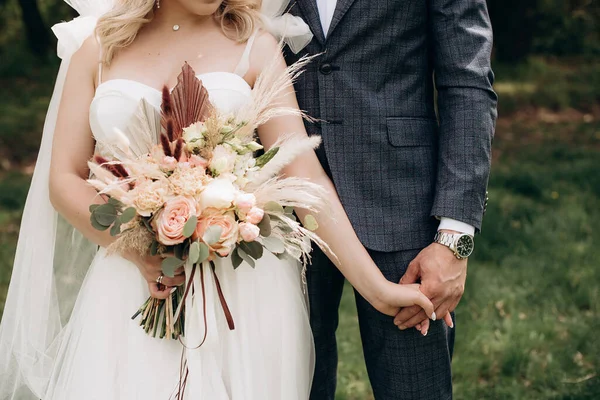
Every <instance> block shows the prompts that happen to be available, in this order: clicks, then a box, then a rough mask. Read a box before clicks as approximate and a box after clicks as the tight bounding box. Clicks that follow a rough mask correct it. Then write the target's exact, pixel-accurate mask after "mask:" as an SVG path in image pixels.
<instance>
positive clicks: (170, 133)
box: [88, 59, 325, 339]
mask: <svg viewBox="0 0 600 400" xmlns="http://www.w3.org/2000/svg"><path fill="white" fill-rule="evenodd" d="M307 61H308V60H307V59H305V60H302V61H301V62H300V63H297V64H296V65H294V66H292V67H290V68H288V69H287V70H286V72H285V74H277V73H275V72H274V69H273V70H269V68H267V71H265V72H264V73H263V74H262V75H261V76H260V77H259V78H258V80H257V82H256V85H255V88H254V89H253V91H252V99H251V101H250V102H249V103H248V105H247V106H246V107H244V108H242V109H241V110H240V111H239V112H238V113H236V115H221V114H220V113H219V112H218V110H216V109H215V108H214V107H212V105H211V104H210V101H209V99H208V93H207V91H206V89H205V88H204V87H203V86H202V82H201V81H200V80H199V79H198V78H197V77H196V74H195V73H194V71H193V69H192V68H191V67H190V66H189V65H188V64H187V63H186V64H185V65H184V66H183V68H182V72H181V74H180V76H179V77H178V83H177V86H176V87H175V88H174V89H173V91H169V90H168V88H166V87H165V88H164V89H163V95H162V105H161V109H160V111H158V110H157V109H155V108H154V107H152V106H151V105H150V104H148V103H147V102H146V101H145V100H141V102H140V105H139V108H138V111H137V113H136V114H135V116H134V118H133V121H132V123H131V124H130V125H129V126H128V128H127V130H126V131H125V132H123V131H119V130H116V131H115V133H114V137H113V138H111V139H110V140H105V141H99V142H98V143H97V146H98V149H99V152H98V153H99V154H98V155H96V156H95V157H94V158H93V160H91V161H89V168H90V170H91V173H92V177H91V179H89V181H88V182H89V183H90V184H91V185H92V186H93V187H94V188H95V189H96V190H97V191H98V192H99V193H100V194H101V195H103V196H105V198H107V202H106V203H105V204H102V205H92V206H91V207H90V211H91V223H92V225H93V226H94V227H95V228H96V229H98V230H101V231H105V230H109V229H110V234H111V235H113V236H115V237H116V240H115V242H114V243H113V244H112V245H111V246H110V247H109V249H108V250H109V252H112V253H121V254H123V253H125V252H131V251H135V252H138V253H139V254H152V255H163V257H164V261H163V262H162V271H163V274H164V275H166V276H170V277H172V276H174V274H175V272H176V270H177V269H178V268H180V267H182V266H184V265H185V264H186V263H191V265H192V266H193V269H192V270H191V271H192V272H191V275H192V276H186V285H185V286H183V287H178V288H177V289H176V290H174V292H173V293H172V294H171V295H170V296H169V298H167V300H159V299H154V298H149V299H148V300H147V301H146V303H144V304H143V305H142V307H141V308H140V309H139V310H138V312H136V314H135V315H134V316H133V318H136V317H137V316H139V315H141V325H142V326H143V328H144V329H145V330H146V332H147V333H148V334H150V335H152V336H155V337H160V338H163V337H170V338H174V339H176V338H178V337H179V336H180V335H183V334H184V312H183V309H184V307H185V297H186V296H187V295H189V294H190V293H197V292H198V291H199V290H204V288H194V287H193V285H194V283H193V282H194V279H193V275H194V274H195V273H196V271H197V270H199V271H200V272H199V273H203V271H204V270H203V269H202V268H200V267H201V265H202V264H203V263H210V265H211V267H212V268H211V270H212V273H213V275H214V278H215V279H214V281H215V283H216V285H217V292H218V293H219V298H220V301H221V304H222V306H223V310H224V312H225V315H226V317H227V321H228V323H229V328H230V329H234V324H233V319H232V317H231V315H230V312H229V309H228V307H227V304H226V302H225V300H224V298H223V296H222V292H221V289H220V286H219V285H220V284H219V281H218V279H217V276H216V274H215V264H214V262H213V261H214V260H215V259H216V258H217V257H231V262H232V264H233V267H234V268H237V267H238V266H240V265H241V264H242V263H243V262H246V263H247V264H249V265H250V266H252V267H254V265H255V260H258V259H260V258H261V257H262V255H263V253H264V252H265V251H268V252H271V253H273V254H275V255H277V256H278V257H283V256H291V257H293V258H294V259H296V260H298V261H301V262H306V260H307V257H308V254H309V252H310V248H311V246H310V240H313V241H315V242H317V243H318V244H319V245H321V246H325V244H324V243H323V242H322V241H321V240H320V239H319V238H318V236H317V235H316V234H315V233H314V232H312V231H313V230H315V229H316V228H317V226H316V220H315V219H314V217H313V216H312V215H309V216H308V217H307V218H306V219H305V221H303V223H300V222H299V221H297V219H296V218H295V217H294V215H293V207H301V208H304V209H307V210H310V211H311V212H317V211H318V209H319V207H320V206H321V205H322V201H323V198H324V193H323V189H322V188H321V187H320V186H318V185H316V184H313V183H311V182H309V181H306V180H303V179H299V178H294V177H281V176H279V173H280V171H281V170H282V168H283V167H285V166H286V165H287V164H288V163H290V162H291V161H292V160H293V159H294V158H295V157H297V156H298V155H299V154H301V153H303V152H305V151H309V150H312V149H313V148H315V147H317V146H318V145H319V143H320V138H318V137H311V138H307V137H303V136H297V135H288V136H285V137H283V138H282V139H280V140H279V141H278V142H277V143H276V145H275V146H273V147H272V148H271V149H269V150H268V151H266V152H264V153H263V154H262V155H260V156H257V152H258V151H259V150H262V146H261V145H260V144H259V143H258V142H257V141H256V139H255V137H256V135H255V132H256V128H257V127H258V126H259V125H261V124H264V123H265V122H267V121H268V120H269V119H271V118H274V117H279V116H282V115H290V114H295V115H301V112H299V111H298V110H296V109H292V108H287V107H281V106H278V105H277V104H275V100H276V99H277V98H278V96H279V95H280V94H281V93H282V91H283V90H285V89H286V88H287V87H289V85H290V84H291V83H292V82H293V80H294V79H295V78H296V77H297V75H298V74H299V73H300V70H301V68H302V67H303V65H304V64H305V63H306V62H307ZM273 64H274V63H273ZM273 68H274V67H273ZM188 265H189V264H188ZM202 282H204V280H203V279H202Z"/></svg>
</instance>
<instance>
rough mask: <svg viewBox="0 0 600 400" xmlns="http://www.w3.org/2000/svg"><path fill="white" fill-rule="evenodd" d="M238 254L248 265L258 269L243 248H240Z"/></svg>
mask: <svg viewBox="0 0 600 400" xmlns="http://www.w3.org/2000/svg"><path fill="white" fill-rule="evenodd" d="M237 252H238V255H239V256H240V257H241V258H242V260H244V261H246V262H247V263H248V265H250V266H251V267H252V268H256V264H255V263H254V260H253V259H252V257H250V256H249V255H248V254H246V252H244V250H242V249H241V248H239V247H238V249H237Z"/></svg>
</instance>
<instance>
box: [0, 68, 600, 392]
mask: <svg viewBox="0 0 600 400" xmlns="http://www.w3.org/2000/svg"><path fill="white" fill-rule="evenodd" d="M537 62H538V61H535V60H534V61H533V64H531V63H530V64H528V65H527V66H525V67H519V68H508V67H499V68H497V75H498V76H499V77H502V80H501V81H499V82H498V86H497V87H498V89H499V90H498V91H499V92H500V95H501V97H500V101H501V104H505V108H504V111H503V112H502V113H501V119H500V121H499V123H498V129H497V134H496V138H495V141H494V168H493V171H492V176H491V180H490V204H489V209H488V212H487V215H486V218H485V221H484V227H483V234H482V235H480V236H479V237H478V238H477V240H476V253H475V255H474V257H473V258H472V259H471V260H470V262H469V277H468V280H467V287H466V293H465V295H464V298H463V300H462V302H461V304H460V306H459V308H458V310H457V319H458V323H457V343H456V351H455V359H454V364H453V368H454V383H455V395H456V396H455V397H456V398H457V399H480V398H481V399H556V400H558V399H564V400H567V399H573V400H574V399H579V400H584V399H590V400H591V399H600V377H599V376H598V373H599V372H600V371H599V368H600V365H599V362H600V340H598V339H596V336H595V335H596V333H597V332H598V331H599V329H600V310H599V304H600V248H599V244H600V233H599V232H600V230H599V229H598V227H599V226H600V161H599V160H600V157H599V156H600V154H599V153H600V120H599V118H600V117H599V115H598V114H599V113H598V112H597V111H598V104H599V103H600V99H599V98H598V96H597V93H596V90H597V88H598V87H600V84H598V85H595V87H594V85H592V84H589V85H585V84H584V83H585V80H586V79H588V78H585V77H590V76H592V75H594V73H593V67H591V66H583V67H582V68H581V70H580V73H578V72H577V70H572V69H569V67H568V66H566V67H565V66H560V67H559V66H556V65H551V64H549V65H546V66H543V65H537V64H536V63H537ZM6 65H7V64H5V67H6ZM8 67H10V66H8ZM8 67H7V68H8ZM53 68H54V67H52V66H50V67H39V68H38V67H27V68H26V70H27V73H26V74H25V73H23V74H19V73H15V72H14V68H13V67H10V68H8V69H6V68H5V69H4V70H0V83H1V84H2V85H3V90H4V91H3V93H4V94H5V95H4V96H1V97H0V160H2V162H0V171H1V170H2V168H4V169H5V170H6V169H7V168H9V169H10V170H12V171H13V172H6V171H5V172H0V310H2V305H3V303H4V300H5V296H6V289H7V288H8V282H9V279H10V270H11V268H12V259H13V256H14V248H15V244H16V236H17V233H18V223H19V219H20V214H21V211H20V210H21V208H22V205H23V202H24V199H25V196H26V192H27V186H28V184H29V177H28V175H27V174H26V173H23V172H18V171H23V170H25V167H27V166H28V165H30V164H31V163H32V161H33V160H34V159H35V155H36V152H37V145H38V141H39V135H40V130H41V125H42V123H43V119H44V113H45V107H46V103H47V101H48V98H49V93H50V92H51V86H52V78H43V77H44V76H51V75H52V73H53ZM11 71H12V72H11ZM590 71H592V72H590ZM578 74H579V75H578ZM25 75H30V76H29V77H26V76H25ZM552 76H555V77H556V76H559V77H566V78H565V79H566V82H567V83H566V84H565V85H563V86H562V87H567V89H568V90H567V92H568V93H567V95H566V96H567V98H568V99H567V100H566V101H565V102H563V100H560V98H561V96H562V97H564V96H565V94H564V93H563V92H561V90H560V88H559V89H556V90H555V86H556V85H554V84H553V82H552V79H551V77H552ZM597 76H598V75H596V78H594V77H591V78H589V79H591V80H590V81H589V82H595V81H594V79H597ZM561 79H562V78H561ZM560 84H561V85H562V83H560ZM548 85H549V86H548ZM544 87H546V88H547V89H543V88H544ZM548 87H549V88H550V89H548ZM544 90H546V91H544ZM582 99H583V100H582ZM561 102H562V103H561ZM561 104H562V105H561ZM539 105H542V106H545V107H550V108H554V109H557V110H561V109H565V107H566V108H567V109H568V108H575V109H577V110H579V111H569V110H568V111H563V112H561V113H559V114H554V113H551V112H548V111H543V110H539V109H538V108H536V107H537V106H539ZM565 105H566V106H565ZM532 107H533V109H532ZM522 109H530V110H533V111H532V112H527V113H516V114H513V115H512V116H511V117H506V113H507V112H508V111H509V110H512V111H516V110H522ZM501 111H502V110H501ZM586 114H590V115H586ZM7 160H8V161H9V162H8V163H6V161H7ZM14 171H17V172H14ZM346 289H349V288H348V287H347V288H346ZM340 312H341V321H340V327H339V331H338V333H339V351H340V365H339V385H338V396H337V398H338V399H340V400H368V399H371V398H372V394H371V391H370V387H369V383H368V380H367V377H366V371H365V367H364V361H363V356H362V351H361V345H360V337H359V334H358V325H357V319H356V313H355V307H354V299H353V295H352V292H351V290H346V292H345V294H344V298H343V300H342V306H341V311H340Z"/></svg>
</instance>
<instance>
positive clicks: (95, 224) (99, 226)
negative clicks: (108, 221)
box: [90, 214, 110, 231]
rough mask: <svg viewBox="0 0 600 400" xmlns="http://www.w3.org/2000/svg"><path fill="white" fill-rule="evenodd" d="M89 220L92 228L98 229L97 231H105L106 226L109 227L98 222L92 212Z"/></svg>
mask: <svg viewBox="0 0 600 400" xmlns="http://www.w3.org/2000/svg"><path fill="white" fill-rule="evenodd" d="M90 222H91V224H92V226H93V227H94V229H96V230H99V231H105V230H107V229H108V228H110V226H104V225H102V224H100V223H99V222H98V220H96V217H95V216H94V214H92V215H91V216H90Z"/></svg>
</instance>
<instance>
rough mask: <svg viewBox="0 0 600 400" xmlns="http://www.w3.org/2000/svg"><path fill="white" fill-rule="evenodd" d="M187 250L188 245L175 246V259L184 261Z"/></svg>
mask: <svg viewBox="0 0 600 400" xmlns="http://www.w3.org/2000/svg"><path fill="white" fill-rule="evenodd" d="M185 248H186V243H179V244H178V245H175V246H174V247H173V253H175V257H177V258H179V259H180V260H183V258H184V256H185Z"/></svg>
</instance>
